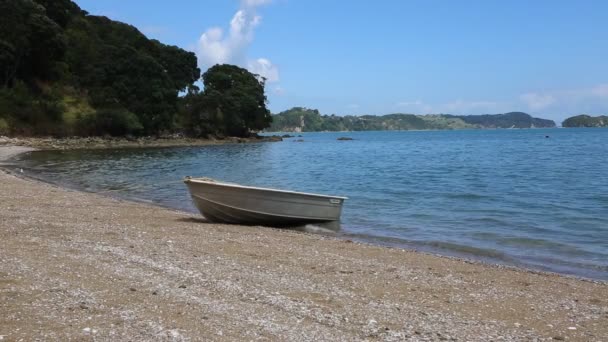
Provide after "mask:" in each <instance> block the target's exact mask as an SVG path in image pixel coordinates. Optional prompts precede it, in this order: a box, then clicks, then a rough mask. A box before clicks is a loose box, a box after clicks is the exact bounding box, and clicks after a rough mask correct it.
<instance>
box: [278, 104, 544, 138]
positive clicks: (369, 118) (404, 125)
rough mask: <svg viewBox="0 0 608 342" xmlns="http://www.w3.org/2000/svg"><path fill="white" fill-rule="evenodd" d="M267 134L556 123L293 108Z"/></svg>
mask: <svg viewBox="0 0 608 342" xmlns="http://www.w3.org/2000/svg"><path fill="white" fill-rule="evenodd" d="M272 119H273V120H272V124H271V126H270V128H269V129H267V131H268V132H323V131H332V132H336V131H392V130H453V129H482V128H552V127H555V122H553V121H552V120H545V119H539V118H533V117H532V116H530V115H529V114H526V113H521V112H511V113H505V114H486V115H449V114H428V115H415V114H388V115H382V116H376V115H361V116H353V115H347V116H337V115H321V114H320V113H319V111H318V110H316V109H308V108H303V107H294V108H292V109H289V110H287V111H284V112H281V113H278V114H276V115H273V117H272Z"/></svg>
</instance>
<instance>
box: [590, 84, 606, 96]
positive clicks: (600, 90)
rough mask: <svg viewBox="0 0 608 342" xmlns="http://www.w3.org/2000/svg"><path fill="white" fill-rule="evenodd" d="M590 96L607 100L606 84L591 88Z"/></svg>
mask: <svg viewBox="0 0 608 342" xmlns="http://www.w3.org/2000/svg"><path fill="white" fill-rule="evenodd" d="M591 94H592V95H594V96H597V97H601V98H608V84H600V85H598V86H596V87H594V88H592V89H591Z"/></svg>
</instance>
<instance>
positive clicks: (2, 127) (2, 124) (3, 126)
mask: <svg viewBox="0 0 608 342" xmlns="http://www.w3.org/2000/svg"><path fill="white" fill-rule="evenodd" d="M10 132H11V127H10V126H9V125H8V122H7V121H6V120H5V119H3V118H0V135H8V134H9V133H10Z"/></svg>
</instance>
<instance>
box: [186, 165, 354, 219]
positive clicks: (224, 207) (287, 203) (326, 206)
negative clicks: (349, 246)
mask: <svg viewBox="0 0 608 342" xmlns="http://www.w3.org/2000/svg"><path fill="white" fill-rule="evenodd" d="M184 183H186V185H187V186H188V190H189V191H190V195H191V196H192V200H193V202H194V204H195V206H196V207H197V208H198V210H199V211H200V212H201V214H202V215H203V216H204V217H205V218H206V219H207V220H208V221H211V222H218V223H232V224H245V225H267V226H277V227H280V226H297V225H302V224H309V223H323V222H332V221H339V220H340V214H341V213H342V204H343V203H344V201H345V200H347V199H348V198H347V197H341V196H327V195H320V194H311V193H305V192H296V191H287V190H277V189H269V188H258V187H253V186H244V185H239V184H234V183H227V182H222V181H217V180H214V179H210V178H192V177H186V178H185V179H184Z"/></svg>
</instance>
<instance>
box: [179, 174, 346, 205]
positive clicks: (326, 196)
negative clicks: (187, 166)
mask: <svg viewBox="0 0 608 342" xmlns="http://www.w3.org/2000/svg"><path fill="white" fill-rule="evenodd" d="M184 183H186V184H188V183H201V184H208V185H218V186H223V187H229V188H240V189H248V190H261V191H270V192H280V193H284V194H291V195H305V196H312V197H319V198H327V199H341V200H347V199H348V197H344V196H333V195H323V194H315V193H310V192H299V191H291V190H281V189H272V188H262V187H256V186H247V185H240V184H235V183H226V182H222V181H215V180H213V181H212V180H204V179H200V178H186V179H184Z"/></svg>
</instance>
